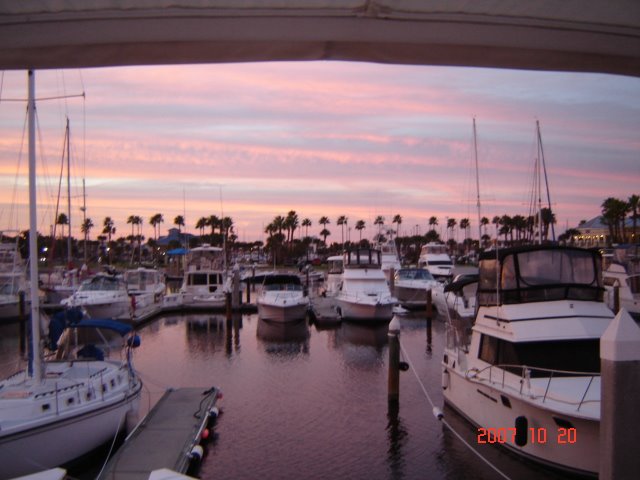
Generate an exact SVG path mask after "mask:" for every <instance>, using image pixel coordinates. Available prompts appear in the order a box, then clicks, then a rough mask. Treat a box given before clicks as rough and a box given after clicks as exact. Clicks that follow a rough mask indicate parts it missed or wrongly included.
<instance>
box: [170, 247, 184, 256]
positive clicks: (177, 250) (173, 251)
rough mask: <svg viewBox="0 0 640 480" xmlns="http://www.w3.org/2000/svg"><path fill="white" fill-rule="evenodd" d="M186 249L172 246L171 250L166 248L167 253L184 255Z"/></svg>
mask: <svg viewBox="0 0 640 480" xmlns="http://www.w3.org/2000/svg"><path fill="white" fill-rule="evenodd" d="M186 253H187V250H186V249H185V248H174V249H173V250H167V255H185V254H186Z"/></svg>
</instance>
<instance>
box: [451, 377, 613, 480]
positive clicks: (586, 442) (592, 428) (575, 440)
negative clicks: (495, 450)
mask: <svg viewBox="0 0 640 480" xmlns="http://www.w3.org/2000/svg"><path fill="white" fill-rule="evenodd" d="M447 372H448V373H447V374H445V376H446V380H445V383H446V384H447V386H446V388H445V389H444V399H445V402H446V403H447V404H449V405H450V406H451V407H453V408H454V409H455V410H456V411H458V412H459V413H460V414H462V415H463V416H464V417H466V418H467V420H469V421H470V422H471V423H473V424H474V425H475V426H476V427H477V428H478V429H477V434H478V442H479V443H494V444H500V445H502V446H504V447H506V448H508V449H510V450H512V451H515V452H516V453H517V454H519V455H523V456H525V457H528V458H530V459H532V460H535V461H537V462H540V463H544V464H547V465H549V466H552V467H555V468H559V469H563V470H567V471H572V472H574V473H580V474H586V475H594V474H597V472H598V468H599V466H598V459H599V438H600V437H599V432H600V421H599V418H598V419H594V418H593V417H590V416H588V415H584V416H583V415H581V414H580V413H579V412H578V413H576V414H575V415H572V414H568V413H567V412H561V413H558V412H554V411H553V410H551V409H548V408H540V407H539V406H537V405H536V404H535V403H533V402H528V401H525V399H524V397H522V396H519V395H514V394H511V393H510V392H505V391H500V390H498V389H494V388H491V387H490V386H487V385H479V384H478V383H477V382H472V381H470V380H469V379H467V378H465V376H464V375H462V374H461V373H460V372H459V371H455V370H453V369H450V368H449V369H447ZM520 416H523V417H525V418H526V419H527V423H528V427H527V443H526V445H524V446H522V447H520V446H518V445H516V443H515V440H514V439H515V424H516V418H517V417H520ZM553 417H556V418H559V419H561V420H562V421H568V422H570V423H571V428H574V429H575V430H573V431H569V428H567V427H566V426H565V427H562V426H560V425H558V423H556V421H555V420H554V419H553Z"/></svg>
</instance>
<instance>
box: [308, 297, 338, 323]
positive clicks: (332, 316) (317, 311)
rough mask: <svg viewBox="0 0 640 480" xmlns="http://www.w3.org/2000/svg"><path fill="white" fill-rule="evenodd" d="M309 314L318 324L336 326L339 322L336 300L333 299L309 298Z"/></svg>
mask: <svg viewBox="0 0 640 480" xmlns="http://www.w3.org/2000/svg"><path fill="white" fill-rule="evenodd" d="M310 314H311V316H312V317H313V320H314V321H315V322H317V323H318V324H320V325H322V324H336V323H339V322H340V321H341V319H340V315H338V311H337V310H336V300H335V298H333V297H330V296H328V297H323V296H315V297H311V308H310Z"/></svg>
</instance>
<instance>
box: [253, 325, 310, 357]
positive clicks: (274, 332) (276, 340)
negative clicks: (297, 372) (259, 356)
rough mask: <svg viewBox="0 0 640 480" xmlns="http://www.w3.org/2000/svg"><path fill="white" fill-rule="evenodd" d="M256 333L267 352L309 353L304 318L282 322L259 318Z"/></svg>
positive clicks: (280, 353) (277, 353) (286, 353)
mask: <svg viewBox="0 0 640 480" xmlns="http://www.w3.org/2000/svg"><path fill="white" fill-rule="evenodd" d="M256 335H257V337H258V339H260V340H261V342H262V345H263V346H264V349H265V351H266V352H267V353H270V354H274V355H284V356H288V355H297V354H305V355H307V354H308V353H309V327H308V325H307V321H306V319H302V320H298V321H296V322H284V323H283V322H271V321H269V320H264V319H262V318H259V319H258V326H257V329H256Z"/></svg>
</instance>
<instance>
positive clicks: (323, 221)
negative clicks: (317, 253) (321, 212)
mask: <svg viewBox="0 0 640 480" xmlns="http://www.w3.org/2000/svg"><path fill="white" fill-rule="evenodd" d="M318 223H319V224H320V225H322V230H323V231H324V230H327V225H328V224H329V223H331V220H329V217H320V220H318ZM328 231H329V230H327V232H328ZM320 236H322V232H320ZM324 238H325V240H326V238H327V237H326V236H325V237H324Z"/></svg>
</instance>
